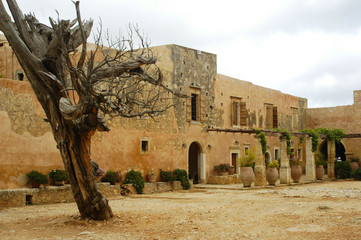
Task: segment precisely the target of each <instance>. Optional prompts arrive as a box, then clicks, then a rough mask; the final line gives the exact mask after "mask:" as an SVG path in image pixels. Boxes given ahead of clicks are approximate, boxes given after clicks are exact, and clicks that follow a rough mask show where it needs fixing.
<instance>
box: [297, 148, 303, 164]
mask: <svg viewBox="0 0 361 240" xmlns="http://www.w3.org/2000/svg"><path fill="white" fill-rule="evenodd" d="M297 157H298V160H300V161H302V148H299V149H297Z"/></svg>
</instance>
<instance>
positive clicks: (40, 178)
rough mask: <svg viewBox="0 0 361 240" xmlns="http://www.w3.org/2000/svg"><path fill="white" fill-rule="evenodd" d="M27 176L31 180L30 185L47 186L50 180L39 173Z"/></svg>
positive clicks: (32, 172) (31, 173) (34, 172)
mask: <svg viewBox="0 0 361 240" xmlns="http://www.w3.org/2000/svg"><path fill="white" fill-rule="evenodd" d="M26 176H27V177H28V178H29V181H28V183H40V184H47V183H48V178H47V176H45V175H44V174H42V173H39V172H38V171H31V172H30V173H28V174H26Z"/></svg>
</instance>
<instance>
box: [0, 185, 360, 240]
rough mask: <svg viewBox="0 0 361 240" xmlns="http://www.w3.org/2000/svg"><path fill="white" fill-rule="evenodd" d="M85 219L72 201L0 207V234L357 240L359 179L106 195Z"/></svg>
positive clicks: (22, 236)
mask: <svg viewBox="0 0 361 240" xmlns="http://www.w3.org/2000/svg"><path fill="white" fill-rule="evenodd" d="M110 204H111V206H112V208H113V212H114V213H115V217H114V218H113V219H111V220H109V221H106V222H99V221H92V220H82V219H80V217H79V214H78V212H77V207H76V205H75V203H67V204H53V205H42V206H40V205H34V206H26V207H18V208H10V209H3V210H0V234H1V235H0V236H1V237H0V238H1V239H360V236H361V235H360V234H361V182H359V181H336V182H323V183H314V184H304V185H297V186H291V187H289V186H288V187H275V188H266V189H248V190H230V189H228V190H227V189H207V190H196V189H195V190H192V191H182V192H171V193H162V194H152V195H132V196H128V197H121V196H119V197H117V198H113V199H111V200H110Z"/></svg>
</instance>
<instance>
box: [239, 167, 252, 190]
mask: <svg viewBox="0 0 361 240" xmlns="http://www.w3.org/2000/svg"><path fill="white" fill-rule="evenodd" d="M241 180H242V183H243V186H244V187H250V186H251V185H252V183H253V182H254V172H253V168H252V167H242V168H241Z"/></svg>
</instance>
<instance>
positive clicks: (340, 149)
mask: <svg viewBox="0 0 361 240" xmlns="http://www.w3.org/2000/svg"><path fill="white" fill-rule="evenodd" d="M319 151H320V152H321V153H322V154H323V155H324V156H325V157H326V159H328V149H327V140H325V141H323V142H322V143H321V145H320V147H319ZM335 151H336V152H335V156H336V158H341V160H342V161H346V154H345V152H346V150H345V146H344V145H343V144H342V143H341V142H336V146H335Z"/></svg>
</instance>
